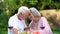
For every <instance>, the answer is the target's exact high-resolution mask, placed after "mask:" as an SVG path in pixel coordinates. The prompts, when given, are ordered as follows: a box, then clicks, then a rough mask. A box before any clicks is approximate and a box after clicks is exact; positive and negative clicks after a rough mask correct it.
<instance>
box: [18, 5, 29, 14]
mask: <svg viewBox="0 0 60 34" xmlns="http://www.w3.org/2000/svg"><path fill="white" fill-rule="evenodd" d="M26 11H29V9H28V7H26V6H22V7H20V8H19V9H18V14H20V13H25V12H26Z"/></svg>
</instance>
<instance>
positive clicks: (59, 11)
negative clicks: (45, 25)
mask: <svg viewBox="0 0 60 34" xmlns="http://www.w3.org/2000/svg"><path fill="white" fill-rule="evenodd" d="M21 6H27V7H29V8H30V7H35V8H36V9H38V10H39V12H40V13H41V16H44V17H46V18H47V20H48V22H49V25H50V26H51V29H52V31H53V34H60V0H0V34H7V33H8V31H7V29H8V20H9V18H10V17H11V16H13V15H14V14H15V13H17V11H18V8H19V7H21ZM27 22H28V24H29V23H30V20H29V19H27Z"/></svg>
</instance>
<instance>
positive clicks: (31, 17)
mask: <svg viewBox="0 0 60 34" xmlns="http://www.w3.org/2000/svg"><path fill="white" fill-rule="evenodd" d="M29 18H30V19H31V20H34V21H35V20H36V19H37V17H36V16H34V15H33V14H32V13H30V16H29Z"/></svg>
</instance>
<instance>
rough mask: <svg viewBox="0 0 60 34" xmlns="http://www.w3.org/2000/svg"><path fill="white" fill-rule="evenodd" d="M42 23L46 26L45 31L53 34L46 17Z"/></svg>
mask: <svg viewBox="0 0 60 34" xmlns="http://www.w3.org/2000/svg"><path fill="white" fill-rule="evenodd" d="M42 23H43V26H45V30H47V31H48V32H49V34H52V30H51V28H50V26H49V24H48V21H47V19H46V18H45V17H43V18H42Z"/></svg>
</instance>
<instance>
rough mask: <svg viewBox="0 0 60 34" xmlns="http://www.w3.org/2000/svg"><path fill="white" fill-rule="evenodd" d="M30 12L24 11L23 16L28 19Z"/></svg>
mask: <svg viewBox="0 0 60 34" xmlns="http://www.w3.org/2000/svg"><path fill="white" fill-rule="evenodd" d="M29 14H30V12H29V11H26V12H25V13H23V18H24V19H26V18H27V17H28V16H29Z"/></svg>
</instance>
